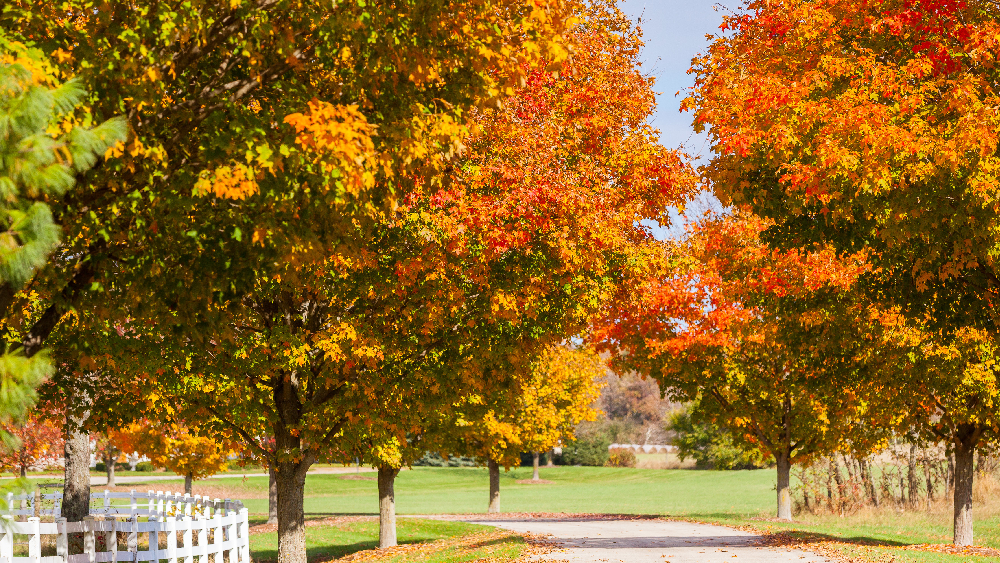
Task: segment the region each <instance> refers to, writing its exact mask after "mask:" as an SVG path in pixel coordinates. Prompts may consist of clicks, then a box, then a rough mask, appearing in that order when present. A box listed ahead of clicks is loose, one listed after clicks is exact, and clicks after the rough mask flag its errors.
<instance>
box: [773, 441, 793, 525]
mask: <svg viewBox="0 0 1000 563" xmlns="http://www.w3.org/2000/svg"><path fill="white" fill-rule="evenodd" d="M774 457H775V461H777V465H778V519H780V520H791V519H792V493H791V490H790V489H789V481H790V479H789V477H790V475H791V471H792V462H791V460H790V459H789V456H788V454H787V453H785V452H779V453H778V455H776V456H774Z"/></svg>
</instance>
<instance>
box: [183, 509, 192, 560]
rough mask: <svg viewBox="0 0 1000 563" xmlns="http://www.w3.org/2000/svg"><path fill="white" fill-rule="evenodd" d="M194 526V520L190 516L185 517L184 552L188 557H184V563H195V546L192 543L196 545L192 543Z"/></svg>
mask: <svg viewBox="0 0 1000 563" xmlns="http://www.w3.org/2000/svg"><path fill="white" fill-rule="evenodd" d="M193 525H194V520H192V519H191V517H190V516H185V517H184V534H183V536H184V537H183V540H184V552H185V553H187V555H185V556H184V563H194V549H193V546H192V545H191V544H192V543H194V542H192V541H191V534H192V532H191V527H192V526H193Z"/></svg>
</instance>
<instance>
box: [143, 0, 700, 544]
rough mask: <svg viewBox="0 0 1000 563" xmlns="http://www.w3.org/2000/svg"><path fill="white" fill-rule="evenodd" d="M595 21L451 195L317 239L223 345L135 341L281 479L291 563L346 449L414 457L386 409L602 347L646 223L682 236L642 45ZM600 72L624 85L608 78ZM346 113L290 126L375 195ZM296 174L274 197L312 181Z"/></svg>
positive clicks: (489, 112)
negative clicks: (346, 136)
mask: <svg viewBox="0 0 1000 563" xmlns="http://www.w3.org/2000/svg"><path fill="white" fill-rule="evenodd" d="M595 14H597V15H595V16H594V17H592V18H591V19H590V20H588V21H587V23H586V24H581V25H580V26H579V27H578V28H575V30H574V34H573V36H572V37H571V38H570V39H572V40H573V41H575V42H577V43H579V44H580V45H586V46H587V48H586V49H583V48H582V47H581V48H578V53H579V54H578V55H577V56H578V58H574V60H573V61H567V62H564V63H563V69H564V70H563V71H562V72H560V74H559V76H558V77H557V76H554V75H553V74H552V72H551V71H545V70H543V69H541V68H538V67H530V66H528V67H524V70H525V72H526V73H527V74H526V80H525V83H524V86H523V87H520V88H519V89H518V90H517V91H516V92H514V96H513V97H512V98H510V99H509V100H506V103H504V104H503V106H502V107H500V108H497V109H489V108H484V109H481V110H479V111H478V112H476V113H475V115H474V116H473V117H470V119H475V120H476V122H477V123H478V125H479V127H478V129H479V134H477V135H476V136H475V137H470V138H467V139H466V152H465V153H464V155H462V156H459V155H458V154H456V153H452V154H450V155H448V154H447V152H441V151H447V150H448V149H447V147H445V146H439V147H437V148H433V147H427V150H429V151H430V152H429V153H428V154H429V156H428V158H434V159H437V160H435V162H439V163H441V165H442V166H441V167H442V169H443V168H444V165H443V164H444V163H448V167H449V168H448V171H449V172H450V174H448V175H445V176H442V177H440V178H437V179H436V180H435V181H436V182H438V185H439V186H440V188H439V189H436V190H435V191H433V192H430V191H428V192H426V193H421V192H418V191H413V192H411V193H409V194H407V195H406V196H405V197H400V198H399V199H398V201H397V202H396V203H397V204H398V205H399V207H398V209H397V210H396V211H397V212H396V213H395V214H385V215H380V214H378V213H374V214H373V215H372V217H371V218H368V219H364V220H360V219H359V220H358V221H357V222H355V223H348V222H341V221H335V222H333V223H331V225H334V226H336V227H337V229H339V231H338V232H337V236H338V237H339V238H334V237H333V234H332V233H331V238H330V239H324V240H319V239H310V240H314V241H315V243H316V244H315V245H314V246H312V247H310V248H311V250H310V252H312V253H314V254H315V255H314V254H310V255H309V256H310V257H311V258H312V261H308V262H307V261H304V260H305V258H304V257H303V258H302V259H301V260H300V259H299V258H296V259H295V260H290V259H289V260H283V261H281V262H278V265H275V264H272V263H268V264H264V265H262V266H261V268H260V269H259V271H257V273H256V274H255V276H256V278H255V279H256V281H255V282H254V283H255V285H254V288H253V291H252V292H250V293H248V294H246V295H245V296H243V297H242V298H241V299H240V300H238V301H237V300H228V301H219V305H218V306H214V307H212V308H211V309H210V310H211V314H213V315H218V317H219V318H225V319H227V320H226V323H225V324H218V325H215V329H214V330H215V331H216V332H215V333H213V338H211V339H201V340H200V341H197V342H195V341H189V340H185V339H184V338H178V337H176V336H175V335H173V334H167V333H165V332H164V331H163V330H162V326H163V325H162V324H159V325H154V324H149V325H143V326H140V325H139V324H138V323H137V324H136V325H135V326H136V329H135V330H137V331H139V333H142V334H143V338H149V340H148V341H146V342H150V341H151V342H165V341H164V340H163V339H167V338H169V345H166V346H148V345H146V346H144V348H143V350H139V351H137V354H138V355H139V356H143V355H145V356H146V357H147V358H148V363H146V365H147V366H150V372H151V375H152V376H153V377H151V380H154V381H156V384H157V385H158V386H159V387H160V388H161V389H167V390H169V393H171V394H173V395H175V396H177V397H180V398H182V399H183V400H182V403H183V404H185V405H186V406H185V408H186V409H189V410H190V413H189V414H188V415H187V416H188V417H189V418H190V419H194V418H203V419H208V420H209V421H210V422H209V424H213V425H216V426H217V427H218V428H219V429H220V430H222V429H225V430H226V431H229V432H233V433H235V434H238V435H239V436H240V438H241V439H242V441H243V442H245V443H246V444H248V445H252V446H254V447H255V448H256V449H258V451H259V453H260V455H261V456H267V457H269V458H270V461H271V462H272V463H273V464H274V467H275V468H276V477H277V479H276V481H277V485H278V504H279V536H280V537H281V540H280V548H279V552H280V553H281V555H280V558H281V559H282V561H285V560H286V559H285V558H286V557H293V558H297V557H300V556H302V554H303V551H302V545H303V543H302V542H304V536H303V535H302V534H303V528H302V526H303V513H302V486H303V483H304V479H305V475H306V471H307V470H308V468H309V467H310V466H311V465H312V464H313V463H314V462H315V461H317V460H320V459H326V458H329V457H335V456H337V455H340V454H339V453H338V452H341V451H343V450H345V449H349V448H352V447H354V444H353V442H352V441H351V440H347V439H345V437H347V438H349V437H352V436H358V435H363V433H361V432H356V431H354V430H352V429H354V428H361V427H364V426H369V425H370V426H376V425H382V427H385V428H386V429H387V432H388V433H390V434H394V435H396V436H398V437H400V439H401V440H402V439H405V437H406V435H407V434H408V433H409V432H410V430H411V428H410V427H409V423H408V419H403V420H400V419H399V418H395V417H384V416H383V413H382V411H381V409H380V408H376V407H377V405H379V404H381V401H382V400H383V398H386V397H391V396H393V394H394V393H397V392H402V393H408V392H411V391H412V390H418V391H419V392H420V393H424V392H425V391H427V390H429V391H432V392H433V393H434V394H433V395H431V396H430V397H429V398H427V396H425V395H420V394H418V395H416V396H417V397H418V398H420V397H424V398H425V399H426V400H424V401H422V402H425V403H426V404H427V406H428V407H435V405H438V406H441V408H448V407H447V405H448V404H449V402H448V401H447V399H448V398H449V397H454V396H456V395H458V396H462V395H465V394H468V393H473V392H480V393H482V392H484V391H485V390H487V389H489V388H490V387H491V386H502V385H509V384H510V378H512V377H515V376H516V374H517V373H519V372H518V371H517V370H514V369H512V370H509V371H506V372H498V373H500V374H501V375H503V377H501V378H496V379H493V380H486V379H484V378H483V375H482V374H483V373H484V370H483V369H482V368H483V365H484V364H486V363H491V364H497V363H498V360H501V359H502V361H503V362H510V363H511V364H518V363H524V362H527V361H529V358H530V356H531V354H532V353H533V352H537V351H539V350H541V349H544V347H545V346H547V345H549V344H552V343H555V342H559V341H562V340H564V339H565V338H566V337H567V336H569V335H573V334H576V333H579V332H581V331H583V330H584V329H585V328H586V326H587V325H588V323H589V320H590V317H591V316H592V315H593V313H594V312H595V311H596V310H598V307H599V305H600V303H603V302H604V300H605V299H607V298H608V297H609V296H610V295H612V294H613V287H614V285H615V283H616V280H617V277H618V276H619V275H620V273H621V272H622V270H624V269H627V268H630V267H634V264H633V263H632V262H631V260H630V256H632V254H633V253H634V252H635V248H636V247H637V246H641V245H643V244H646V243H647V242H648V241H650V240H651V237H650V236H649V233H648V232H647V231H646V230H645V229H644V228H643V227H641V225H639V220H640V219H642V218H645V217H656V218H660V219H665V217H666V215H665V214H666V208H667V206H668V205H669V204H670V203H675V202H677V201H680V200H681V199H682V198H683V196H684V195H685V194H686V193H688V192H689V190H690V188H691V186H690V183H689V182H688V180H689V178H690V176H689V173H688V171H687V169H686V168H685V167H684V165H683V164H682V162H681V161H680V159H679V157H678V156H677V155H676V154H674V153H673V152H671V151H667V150H665V149H663V148H662V147H661V146H660V145H659V144H658V143H657V141H656V135H655V132H654V131H653V130H652V128H651V127H650V126H649V125H648V122H647V119H648V116H649V112H650V111H651V110H652V104H653V95H652V92H651V90H650V88H649V87H650V81H649V80H648V79H646V78H644V77H642V76H641V74H639V73H638V72H637V71H636V69H635V68H634V66H629V65H628V64H622V63H621V61H625V62H626V63H627V62H628V61H634V60H635V57H636V56H637V52H638V46H637V43H636V42H635V41H634V39H635V36H634V32H632V31H630V30H629V29H628V26H627V19H626V18H625V17H624V16H623V15H621V14H620V13H619V12H617V11H605V12H603V13H600V14H598V13H597V12H595ZM567 35H569V34H567ZM526 48H527V47H526ZM621 54H625V55H628V56H627V57H624V58H622V57H621V56H620V55H621ZM576 61H579V62H576ZM559 62H560V59H559V58H550V59H548V60H547V61H546V63H547V64H549V63H551V64H557V63H559ZM567 65H573V66H572V72H571V71H570V70H571V69H570V68H568V67H567ZM591 68H597V69H602V72H604V70H603V69H607V74H606V75H602V77H601V80H592V79H591V77H589V76H588V75H587V72H589V69H591ZM496 71H497V72H504V70H503V68H500V69H497V70H496ZM574 77H576V78H574ZM623 88H627V89H629V91H634V92H635V93H636V96H622V95H620V93H621V91H622V89H623ZM596 102H600V105H595V104H596ZM605 104H606V105H605ZM583 108H586V110H584V109H583ZM595 108H596V109H595ZM597 110H600V111H597ZM338 112H339V110H337V108H336V107H333V106H330V105H329V104H325V103H319V102H317V103H313V104H312V105H311V106H309V108H308V109H307V110H305V111H301V112H298V113H294V114H292V115H291V116H289V117H288V118H287V120H286V121H287V123H288V125H289V126H290V127H291V128H292V130H293V131H295V139H296V141H295V143H296V145H297V148H296V150H297V151H300V152H301V154H303V155H313V156H311V157H310V163H314V164H315V166H316V169H317V170H325V169H326V168H329V169H330V170H331V172H330V173H331V174H333V172H332V171H333V170H336V171H337V172H336V173H337V175H340V174H346V178H347V180H338V181H341V182H343V181H350V182H355V181H357V182H361V183H362V184H360V185H361V186H366V185H367V184H365V182H368V181H369V180H370V179H369V176H368V174H373V173H374V172H372V171H371V170H369V169H367V168H365V167H364V166H367V164H364V166H362V165H358V164H357V163H358V162H359V160H358V159H355V158H354V157H353V156H352V158H350V159H346V158H342V153H341V152H339V151H342V150H344V149H343V145H341V144H338V143H332V144H331V142H329V138H330V135H331V132H332V131H333V132H335V131H339V129H336V127H339V126H338V125H337V124H338V123H340V117H339V116H340V115H341V114H340V113H338ZM335 126H336V127H335ZM379 131H380V135H381V131H382V129H381V128H380V129H379ZM333 138H334V140H336V139H340V137H337V136H334V137H333ZM350 138H352V139H354V138H355V137H350ZM379 142H380V143H381V142H382V141H381V140H380V141H379ZM351 146H353V145H351ZM360 146H361V147H362V148H364V147H366V146H367V145H365V144H362V145H360ZM498 147H505V149H504V150H496V149H497V148H498ZM432 148H433V150H431V149H432ZM352 150H353V149H352ZM365 150H367V149H365ZM350 154H352V155H353V154H354V153H350ZM285 162H286V167H285V169H284V171H283V172H282V173H281V174H280V175H276V176H275V177H274V179H273V180H271V177H270V176H268V177H267V178H268V181H269V182H271V181H273V182H275V183H277V182H279V180H280V181H288V182H293V181H298V178H297V177H296V176H295V175H294V174H293V173H292V172H293V170H292V169H290V168H289V166H290V164H289V163H290V162H291V161H290V160H286V161H285ZM364 162H368V161H364ZM351 163H354V164H351ZM381 170H382V168H379V169H377V170H375V172H378V175H376V177H375V179H374V181H375V183H374V184H372V186H374V187H375V188H377V187H378V186H380V185H381V184H380V183H379V182H380V181H381V178H382V176H380V175H381V174H383V172H381ZM318 180H322V179H321V178H320V179H318ZM400 181H401V182H403V181H404V179H401V180H400ZM352 185H355V184H352ZM359 189H360V188H359ZM352 209H353V208H352ZM297 213H299V214H300V215H301V217H302V219H301V220H303V221H305V220H306V219H308V220H318V219H319V217H320V216H321V215H322V213H321V212H320V211H317V214H313V213H312V212H311V211H308V208H307V207H302V206H300V207H299V208H298V210H297ZM323 213H325V210H324V211H323ZM331 228H332V227H331ZM247 232H249V231H247ZM320 243H323V244H320ZM227 244H228V243H227ZM228 259H231V258H227V260H228ZM276 268H277V269H276ZM178 318H179V317H178ZM171 322H175V321H171ZM147 331H148V334H145V332H147ZM180 332H183V328H182V329H181V330H180ZM203 334H205V332H203ZM158 354H159V356H157V355H158ZM150 355H152V356H153V357H152V358H150V357H149V356H150ZM500 363H502V362H500ZM182 364H183V365H185V366H190V369H186V368H185V369H180V368H179V366H180V365H182ZM175 367H177V369H176V371H175V369H174V368H175ZM445 368H447V369H445ZM435 408H436V407H435ZM211 421H214V422H211ZM264 436H273V437H274V440H275V442H274V444H275V446H274V449H273V450H272V449H268V448H266V447H265V445H264V444H263V442H261V440H262V437H264ZM400 443H402V441H400ZM289 560H290V559H289Z"/></svg>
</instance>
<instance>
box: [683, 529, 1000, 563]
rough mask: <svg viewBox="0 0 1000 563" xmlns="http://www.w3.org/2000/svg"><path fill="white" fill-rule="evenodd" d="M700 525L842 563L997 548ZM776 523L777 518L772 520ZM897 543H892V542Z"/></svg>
mask: <svg viewBox="0 0 1000 563" xmlns="http://www.w3.org/2000/svg"><path fill="white" fill-rule="evenodd" d="M681 519H682V520H687V521H690V522H697V523H701V524H714V525H722V526H728V527H730V528H735V529H738V530H742V531H745V532H750V533H753V534H758V535H760V536H761V538H762V539H761V546H763V547H784V548H796V549H801V550H803V551H810V552H812V553H815V554H817V555H821V556H824V557H830V558H832V559H834V560H838V561H842V562H844V563H959V562H961V563H996V562H997V561H1000V550H997V549H994V548H989V547H968V548H956V547H955V546H954V545H951V544H905V543H901V542H885V541H878V540H872V539H867V538H850V539H848V538H842V537H838V536H835V535H829V534H824V533H817V532H810V531H803V530H800V529H796V526H795V524H796V523H795V522H780V524H781V525H782V527H783V528H785V529H779V530H777V531H776V530H775V527H774V526H773V525H762V523H761V522H753V523H748V524H737V523H734V522H732V521H709V522H703V521H699V520H691V519H685V518H681ZM774 522H775V523H777V522H778V521H774ZM894 543H895V544H896V545H893V544H894Z"/></svg>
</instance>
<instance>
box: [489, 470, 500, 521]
mask: <svg viewBox="0 0 1000 563" xmlns="http://www.w3.org/2000/svg"><path fill="white" fill-rule="evenodd" d="M488 466H489V469H490V507H489V508H488V509H487V510H486V512H488V513H490V514H496V513H498V512H500V464H499V463H497V462H495V461H493V460H492V459H491V460H490V462H489V464H488Z"/></svg>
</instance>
